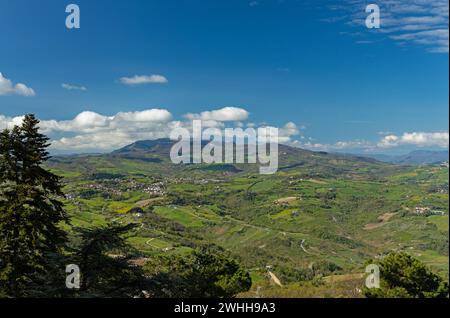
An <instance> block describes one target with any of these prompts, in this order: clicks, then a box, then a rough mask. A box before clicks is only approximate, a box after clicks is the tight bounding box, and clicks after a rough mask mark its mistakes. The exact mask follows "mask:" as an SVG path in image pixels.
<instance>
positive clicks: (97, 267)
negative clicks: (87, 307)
mask: <svg viewBox="0 0 450 318" xmlns="http://www.w3.org/2000/svg"><path fill="white" fill-rule="evenodd" d="M134 228H135V225H134V224H128V225H119V224H110V225H107V226H105V227H98V228H94V229H82V228H77V229H76V230H77V232H78V234H79V235H80V236H81V244H80V247H79V248H78V250H77V253H76V256H75V259H74V263H75V264H77V265H79V267H80V271H81V288H80V290H79V291H78V292H77V293H76V295H77V296H80V297H108V298H110V297H133V296H139V295H140V294H141V292H142V291H143V290H145V288H146V286H145V282H146V279H145V277H144V275H143V272H142V268H140V267H138V266H135V265H133V264H132V262H131V259H132V258H133V257H134V256H135V251H134V250H133V249H132V248H131V247H130V246H129V245H128V244H127V243H126V242H125V239H124V235H125V234H127V232H129V231H131V230H132V229H134Z"/></svg>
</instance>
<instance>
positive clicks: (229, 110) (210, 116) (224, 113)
mask: <svg viewBox="0 0 450 318" xmlns="http://www.w3.org/2000/svg"><path fill="white" fill-rule="evenodd" d="M248 115H249V112H248V111H246V110H245V109H243V108H239V107H224V108H221V109H217V110H212V111H204V112H201V113H200V114H193V113H189V114H186V115H185V116H184V117H185V118H187V119H189V120H194V119H200V120H202V121H218V122H226V121H242V120H247V118H248Z"/></svg>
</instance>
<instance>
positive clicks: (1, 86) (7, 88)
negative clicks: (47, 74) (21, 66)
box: [0, 72, 35, 96]
mask: <svg viewBox="0 0 450 318" xmlns="http://www.w3.org/2000/svg"><path fill="white" fill-rule="evenodd" d="M1 95H22V96H34V95H35V92H34V90H33V89H32V88H30V87H27V86H26V85H25V84H22V83H17V84H15V85H14V84H13V82H12V81H11V80H10V79H7V78H6V77H4V76H3V74H2V73H1V72H0V96H1Z"/></svg>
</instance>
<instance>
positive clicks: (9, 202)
mask: <svg viewBox="0 0 450 318" xmlns="http://www.w3.org/2000/svg"><path fill="white" fill-rule="evenodd" d="M38 124H39V121H38V120H37V119H36V118H35V117H34V116H33V115H26V116H25V118H24V120H23V123H22V125H21V127H17V126H16V127H14V129H12V130H11V131H9V130H5V131H3V132H2V133H1V134H0V151H1V152H0V291H3V293H4V294H7V295H9V296H12V297H17V296H35V295H36V293H38V291H39V290H40V287H43V286H45V285H47V284H49V282H48V280H49V279H50V278H51V277H52V275H51V274H52V272H53V271H54V270H55V268H54V265H55V264H54V262H53V261H54V260H55V259H56V256H58V255H60V253H61V251H62V248H63V247H64V245H65V243H66V235H65V232H64V231H63V230H62V229H61V228H60V227H59V225H60V223H61V222H63V221H67V220H68V218H67V215H66V214H65V212H64V210H63V205H62V203H61V202H60V201H59V198H60V197H61V196H62V191H61V183H60V178H59V177H58V176H56V175H54V174H53V173H51V172H49V171H47V170H45V169H44V168H42V164H43V163H44V162H45V161H46V160H48V159H49V154H48V152H47V150H46V149H47V148H48V146H49V143H48V138H47V137H46V136H45V135H43V134H40V133H39V131H38ZM53 276H54V275H53ZM63 278H64V277H63Z"/></svg>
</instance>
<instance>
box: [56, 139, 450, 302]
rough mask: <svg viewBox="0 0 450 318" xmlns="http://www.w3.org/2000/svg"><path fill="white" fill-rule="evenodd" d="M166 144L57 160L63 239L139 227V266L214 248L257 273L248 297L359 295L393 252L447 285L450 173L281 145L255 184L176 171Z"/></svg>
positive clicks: (217, 168)
mask: <svg viewBox="0 0 450 318" xmlns="http://www.w3.org/2000/svg"><path fill="white" fill-rule="evenodd" d="M171 145H172V143H171V142H170V141H168V140H164V139H163V140H156V141H140V142H136V143H134V144H131V145H129V146H127V147H124V148H122V149H119V150H117V151H114V152H112V153H110V154H103V155H77V156H60V157H54V158H52V159H51V160H50V161H49V162H48V163H47V167H48V168H49V169H50V170H51V171H52V172H54V173H55V174H57V175H60V176H62V177H63V183H64V192H65V193H66V199H65V202H64V203H65V206H66V210H67V211H68V212H69V214H70V216H71V225H70V226H68V230H69V231H70V228H71V227H90V226H95V225H103V224H106V223H107V222H111V221H115V222H118V223H121V224H127V223H137V224H139V226H138V227H137V228H136V229H135V230H134V231H133V233H132V234H131V235H130V236H129V237H128V239H127V240H128V241H129V242H130V243H131V244H132V245H133V246H134V247H135V248H136V249H137V250H138V251H139V252H140V253H141V255H140V256H141V257H142V258H143V259H146V258H151V257H152V256H155V255H160V254H164V255H171V254H173V255H183V254H187V253H189V252H190V251H192V250H193V249H195V248H197V247H199V246H205V245H214V246H217V247H218V248H222V249H225V250H227V251H229V252H230V253H231V254H232V255H233V256H234V257H235V258H237V259H238V260H239V261H240V262H241V264H242V265H243V266H244V267H245V268H246V269H248V270H249V271H250V273H251V275H252V280H253V286H252V289H251V290H250V291H249V292H247V293H244V294H243V295H241V296H247V297H316V296H321V297H359V296H360V289H361V288H362V286H363V282H364V275H362V273H364V268H365V264H366V262H368V261H369V260H370V259H375V258H380V257H383V255H386V254H388V253H389V252H390V251H405V252H407V253H409V254H411V255H413V256H415V257H417V258H418V259H419V260H421V261H423V262H424V263H426V264H427V265H429V266H431V268H432V269H433V271H435V272H436V273H439V274H440V275H441V276H442V277H444V278H445V279H446V280H448V269H449V268H448V263H449V258H448V234H449V223H448V222H449V220H448V212H449V211H448V203H449V202H448V177H449V175H448V173H449V172H448V167H445V166H442V165H438V164H437V165H426V166H398V165H394V164H389V163H382V162H379V161H376V160H373V159H368V158H364V157H357V156H340V155H335V154H328V153H323V152H311V151H306V150H302V149H298V148H292V147H288V146H283V145H280V158H279V162H280V163H279V164H280V168H279V170H278V172H277V173H276V174H273V175H260V174H259V173H258V166H257V165H252V164H212V165H203V164H202V165H192V164H189V165H174V164H172V163H171V162H170V157H169V151H170V147H171ZM422 212H424V213H422ZM438 212H439V213H438ZM274 277H275V278H276V279H274Z"/></svg>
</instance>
